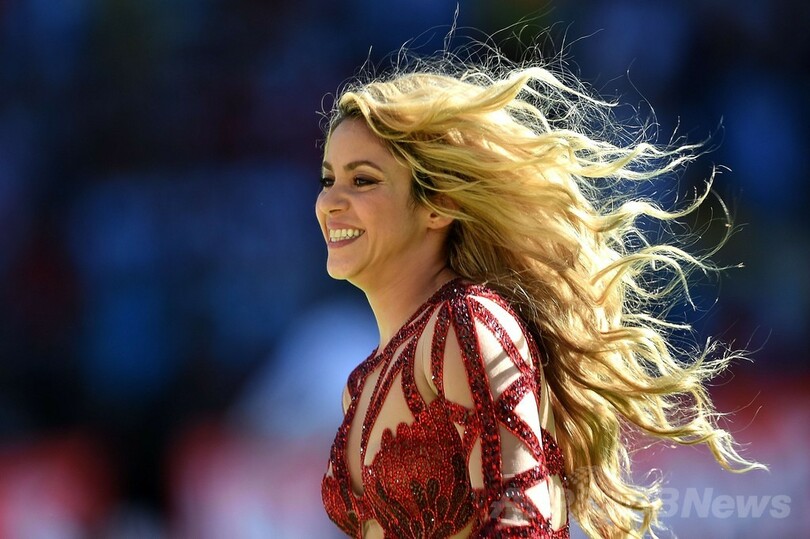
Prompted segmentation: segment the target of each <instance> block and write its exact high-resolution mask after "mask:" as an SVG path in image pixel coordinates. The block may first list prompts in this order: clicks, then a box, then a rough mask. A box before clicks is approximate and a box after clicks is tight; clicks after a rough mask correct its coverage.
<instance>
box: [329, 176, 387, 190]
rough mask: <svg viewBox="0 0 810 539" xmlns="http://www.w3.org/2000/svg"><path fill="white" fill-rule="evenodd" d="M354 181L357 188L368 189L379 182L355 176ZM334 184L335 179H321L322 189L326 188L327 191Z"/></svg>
mask: <svg viewBox="0 0 810 539" xmlns="http://www.w3.org/2000/svg"><path fill="white" fill-rule="evenodd" d="M353 180H354V184H355V185H356V186H357V187H367V186H369V185H374V184H376V183H377V180H374V179H371V178H366V177H365V176H355V177H354V178H353ZM334 183H335V179H334V178H327V177H325V176H324V177H322V178H321V187H322V188H324V189H326V188H328V187H332V185H333V184H334Z"/></svg>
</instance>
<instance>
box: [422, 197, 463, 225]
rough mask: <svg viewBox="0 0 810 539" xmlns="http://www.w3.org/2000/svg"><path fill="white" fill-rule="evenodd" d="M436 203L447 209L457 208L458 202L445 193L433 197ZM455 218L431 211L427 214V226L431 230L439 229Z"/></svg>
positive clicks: (449, 223)
mask: <svg viewBox="0 0 810 539" xmlns="http://www.w3.org/2000/svg"><path fill="white" fill-rule="evenodd" d="M435 202H436V205H437V206H439V207H441V208H447V209H449V210H458V204H456V202H455V201H454V200H453V199H451V198H450V197H448V196H447V195H443V194H442V195H438V196H437V197H436V198H435ZM453 221H455V219H453V218H452V217H449V216H447V215H441V214H439V213H438V212H435V211H431V212H430V213H429V214H428V228H429V229H431V230H440V229H442V228H446V227H448V226H450V225H451V224H452V223H453Z"/></svg>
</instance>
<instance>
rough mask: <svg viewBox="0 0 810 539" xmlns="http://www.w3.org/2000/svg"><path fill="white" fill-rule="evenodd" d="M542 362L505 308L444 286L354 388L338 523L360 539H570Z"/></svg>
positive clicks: (339, 445)
mask: <svg viewBox="0 0 810 539" xmlns="http://www.w3.org/2000/svg"><path fill="white" fill-rule="evenodd" d="M539 359H540V358H539V354H538V351H537V348H536V346H535V345H534V342H533V340H532V338H531V336H530V334H529V332H527V331H526V329H525V328H524V327H523V325H522V323H521V321H520V320H519V318H518V317H517V316H516V315H515V313H514V312H513V311H512V310H511V309H510V307H509V306H508V304H507V303H506V302H505V301H504V300H503V299H502V298H501V297H500V296H498V295H497V294H496V293H494V292H493V291H491V290H489V289H487V288H486V287H483V286H478V285H470V284H465V283H463V282H462V281H460V280H455V281H451V282H450V283H448V284H446V285H445V286H443V287H442V288H441V289H440V290H439V291H438V292H436V294H434V295H433V297H431V298H430V299H429V300H428V301H427V302H426V303H425V304H424V305H423V306H422V307H420V309H419V310H418V311H417V312H416V314H414V316H413V317H412V318H411V319H410V320H409V321H408V322H407V323H406V324H405V325H404V326H403V327H402V328H401V329H400V330H399V332H398V333H397V334H396V335H395V336H394V337H393V339H392V340H391V341H390V342H389V343H388V345H387V346H386V347H385V349H384V350H382V351H380V352H379V353H377V351H375V353H373V354H372V355H371V356H369V358H368V359H366V360H365V361H364V362H363V363H361V364H360V365H359V366H358V367H357V368H356V369H355V370H354V371H353V372H352V373H351V375H350V376H349V380H348V384H347V388H346V392H345V394H344V410H345V417H344V421H343V423H342V425H341V426H340V428H339V429H338V433H337V435H336V437H335V442H334V444H333V445H332V450H331V454H330V462H329V467H328V470H327V473H326V475H325V476H324V479H323V484H322V494H323V500H324V506H325V508H326V511H327V513H328V514H329V516H330V518H331V519H332V520H333V521H334V522H335V523H336V524H337V525H338V526H339V527H340V528H341V529H342V530H343V531H344V532H346V533H347V534H348V535H349V536H352V537H365V538H375V537H384V538H387V539H390V538H406V537H413V538H417V537H418V538H422V537H431V538H440V537H442V538H444V537H568V518H567V513H566V505H565V494H564V490H563V487H562V479H561V478H562V474H563V460H562V455H561V453H560V451H559V448H558V447H557V446H556V444H555V442H554V438H553V435H552V433H553V431H554V423H553V418H552V416H551V411H550V406H549V402H548V397H547V395H546V394H545V393H546V392H545V389H544V387H545V386H544V382H543V379H542V372H541V368H540V361H539Z"/></svg>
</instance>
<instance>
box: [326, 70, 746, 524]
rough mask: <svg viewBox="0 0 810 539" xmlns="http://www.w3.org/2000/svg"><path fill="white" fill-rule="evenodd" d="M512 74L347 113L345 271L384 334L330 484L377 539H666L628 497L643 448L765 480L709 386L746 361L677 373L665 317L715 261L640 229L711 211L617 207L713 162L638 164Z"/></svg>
mask: <svg viewBox="0 0 810 539" xmlns="http://www.w3.org/2000/svg"><path fill="white" fill-rule="evenodd" d="M499 65H500V66H501V67H498V68H496V69H484V68H481V67H476V68H471V67H470V66H461V65H460V64H459V63H458V62H457V61H456V62H455V63H451V64H450V65H448V64H447V63H445V64H437V65H434V66H432V67H428V66H427V64H425V63H420V64H418V65H417V67H416V68H414V69H411V70H403V69H399V70H398V71H397V72H396V73H395V74H393V75H391V76H389V77H387V78H385V79H380V80H376V81H372V82H369V83H365V84H355V85H353V86H351V87H349V88H347V89H346V90H345V91H343V92H342V93H341V95H340V96H339V98H338V99H337V101H336V105H335V108H334V110H333V111H332V114H331V116H330V123H329V126H328V131H327V141H326V145H325V152H324V161H323V178H322V184H323V189H322V191H321V193H320V195H319V196H318V201H317V204H316V214H317V218H318V221H319V223H320V226H321V228H322V231H323V234H324V238H325V240H326V242H327V246H328V262H327V268H328V271H329V274H330V275H331V276H332V277H334V278H337V279H346V280H348V281H350V282H351V283H352V284H354V285H356V286H357V287H359V288H360V289H362V290H363V291H364V292H365V294H366V296H367V298H368V301H369V304H370V305H371V308H372V310H373V311H374V315H375V317H376V319H377V323H378V327H379V332H380V344H379V347H378V348H377V349H376V350H375V351H374V352H373V353H372V354H371V355H370V356H369V357H368V358H367V359H366V360H365V361H364V362H362V363H361V364H360V365H359V366H358V367H357V368H356V369H355V370H354V371H353V372H352V373H351V375H350V376H349V379H348V384H347V386H346V390H345V392H344V395H343V408H344V412H345V419H344V422H343V424H342V425H341V426H340V428H339V430H338V433H337V436H336V438H335V443H334V445H333V447H332V451H331V458H330V463H329V467H328V470H327V473H326V475H325V477H324V481H323V498H324V504H325V507H326V510H327V512H328V513H329V516H330V517H331V518H332V519H333V520H334V521H335V523H336V524H337V525H338V526H340V528H341V529H342V530H343V531H345V532H346V533H347V534H349V535H350V536H353V537H366V538H373V537H386V538H394V537H396V538H400V537H568V512H569V511H570V512H571V513H572V514H573V516H574V517H575V518H576V520H577V521H578V523H579V525H580V527H581V528H582V529H583V530H584V531H585V532H586V533H588V534H589V535H591V536H594V537H598V536H603V537H623V536H628V535H631V536H640V535H643V534H644V533H646V532H649V531H650V527H651V526H652V525H653V524H655V523H656V521H657V512H658V509H659V507H660V505H661V503H660V500H658V498H657V497H656V491H655V488H654V486H653V487H641V486H636V485H633V484H632V483H631V482H630V481H629V479H628V477H629V471H630V460H629V458H628V447H627V445H626V441H625V439H626V438H627V436H626V435H627V434H633V433H634V432H635V433H640V434H643V435H649V436H652V437H655V438H659V439H663V440H668V441H673V442H677V443H680V444H698V443H700V444H706V445H707V446H708V447H709V449H710V450H711V452H712V454H713V455H714V456H715V458H716V459H717V461H718V462H719V463H720V464H721V465H722V466H723V467H725V468H727V469H730V470H736V471H741V470H749V469H751V468H754V467H758V466H759V465H758V464H756V463H753V462H750V461H748V460H746V459H744V458H743V457H741V456H740V455H739V454H738V453H737V451H736V450H735V448H734V445H733V441H732V439H731V438H730V436H729V435H728V433H726V432H725V431H723V430H721V429H719V428H717V427H716V425H715V424H714V423H713V420H712V418H713V417H714V415H715V413H714V409H713V407H712V404H711V401H710V400H709V397H708V395H707V393H706V390H705V388H704V385H703V384H704V382H705V380H707V379H708V378H710V377H711V376H713V375H715V374H717V373H718V372H720V371H722V370H723V369H724V368H725V367H726V365H727V364H728V362H729V360H730V359H731V358H732V354H730V353H725V354H720V355H719V357H715V356H712V357H710V356H709V352H710V350H707V351H705V352H704V353H702V354H699V355H698V356H697V357H694V358H683V357H677V356H676V355H675V352H674V347H673V346H671V345H670V342H669V341H668V337H669V334H670V333H671V332H672V331H673V330H675V329H677V326H675V325H673V324H672V323H670V322H668V321H666V320H663V319H662V318H661V317H660V316H657V315H656V313H657V312H661V311H660V309H659V308H658V307H660V306H661V305H662V301H663V300H665V299H666V298H667V297H669V296H670V295H671V294H672V293H673V292H674V291H675V288H676V286H675V285H676V284H677V283H678V282H680V281H681V280H682V279H683V278H684V277H685V273H686V271H687V269H688V268H689V266H693V267H699V268H703V269H706V268H708V263H707V262H706V261H705V259H701V258H696V257H692V256H690V255H688V254H687V253H685V252H684V251H682V250H681V249H679V248H678V247H675V246H672V245H655V244H653V243H651V242H650V241H649V240H648V239H646V238H645V237H644V235H643V233H642V232H641V231H640V230H639V229H638V228H637V227H636V222H637V219H638V218H640V217H652V218H656V219H660V220H664V221H666V220H671V219H674V218H677V217H680V216H682V215H684V214H685V213H687V212H688V211H689V210H691V209H693V208H694V207H696V206H697V205H698V204H699V203H700V200H698V201H697V202H695V203H694V204H693V205H692V206H691V207H689V208H686V209H685V210H682V211H679V212H666V211H664V210H662V209H660V208H658V207H656V206H655V205H654V204H653V203H652V202H645V201H643V200H636V199H632V198H628V199H627V200H622V199H620V198H619V195H618V194H617V193H619V192H621V191H622V189H620V187H621V186H622V182H623V181H624V180H628V181H642V180H651V179H653V178H655V177H657V176H659V175H662V174H666V173H668V172H670V171H672V170H673V169H675V168H677V167H679V166H680V165H682V164H685V163H687V162H689V161H690V160H691V159H692V158H693V154H692V153H690V151H691V150H693V149H694V148H693V147H688V146H687V147H680V148H675V149H666V150H664V149H657V148H655V147H653V146H651V145H649V144H646V143H644V142H637V143H635V144H630V145H627V146H618V145H615V144H614V143H615V140H617V139H618V138H620V132H619V129H618V127H616V126H615V125H614V123H612V122H611V120H610V115H609V114H608V105H606V104H604V103H602V102H600V101H598V100H596V99H593V98H591V97H589V96H588V95H587V94H586V93H585V92H584V90H583V89H582V88H580V87H570V86H566V85H565V84H563V82H561V80H560V79H559V78H557V77H555V76H553V75H552V74H551V72H549V71H548V70H546V69H544V68H541V67H537V66H534V67H532V66H529V67H522V68H514V69H507V68H506V67H503V66H504V63H503V62H500V63H499ZM451 66H455V67H451ZM597 132H598V133H600V135H597V134H596V133H597ZM611 135H612V137H611V138H608V136H611ZM650 275H652V276H655V279H651V278H649V277H650ZM665 278H668V280H667V281H666V282H665V283H664V285H662V284H661V282H662V279H665ZM653 286H655V287H653Z"/></svg>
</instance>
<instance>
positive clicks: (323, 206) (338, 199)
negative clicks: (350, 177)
mask: <svg viewBox="0 0 810 539" xmlns="http://www.w3.org/2000/svg"><path fill="white" fill-rule="evenodd" d="M348 207H349V199H348V197H347V196H346V192H345V190H344V189H343V187H341V186H338V185H333V186H332V187H330V188H329V189H324V190H323V191H321V192H320V194H319V195H318V200H317V201H316V202H315V210H316V211H317V212H318V213H320V214H323V215H328V214H334V213H338V212H341V211H344V210H345V209H347V208H348Z"/></svg>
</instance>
